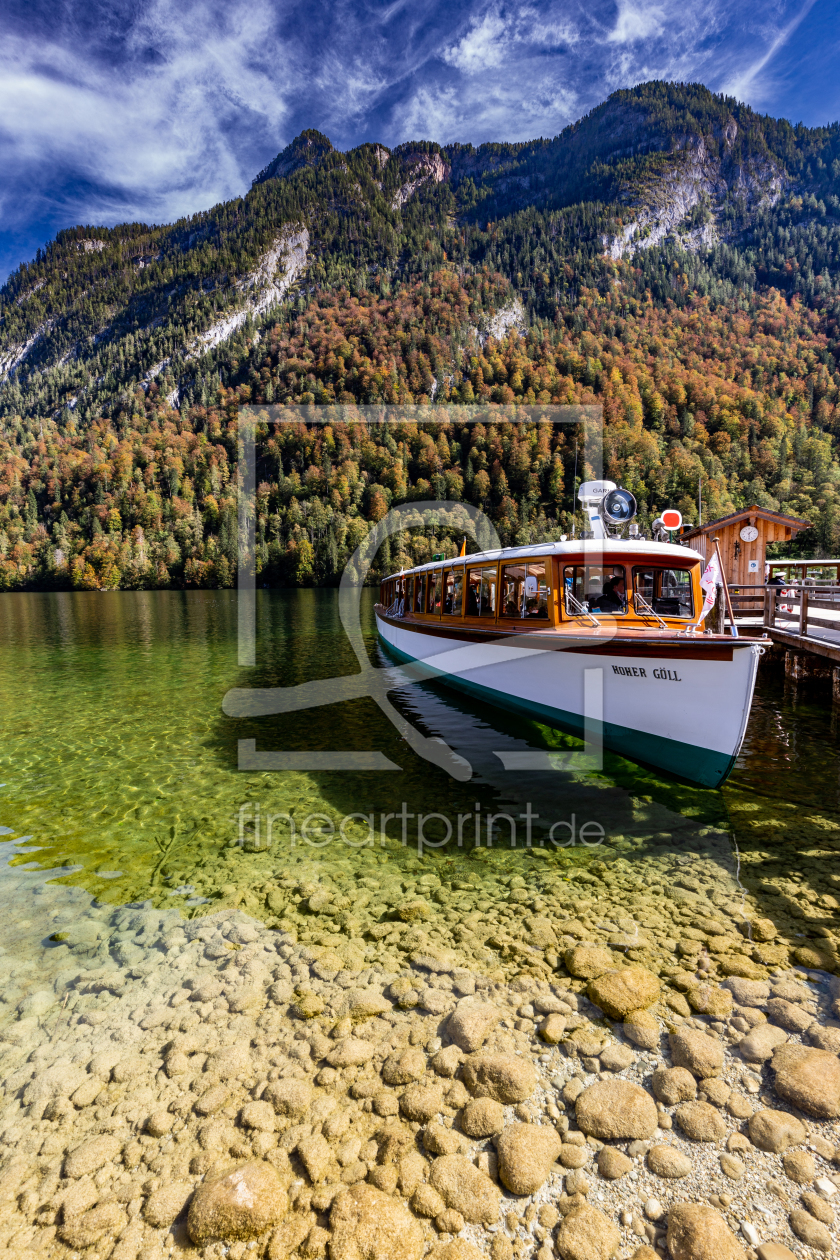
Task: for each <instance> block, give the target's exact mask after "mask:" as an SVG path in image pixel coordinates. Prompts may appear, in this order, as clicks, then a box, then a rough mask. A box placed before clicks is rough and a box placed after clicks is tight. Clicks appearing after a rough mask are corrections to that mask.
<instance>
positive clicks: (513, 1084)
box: [463, 1054, 537, 1103]
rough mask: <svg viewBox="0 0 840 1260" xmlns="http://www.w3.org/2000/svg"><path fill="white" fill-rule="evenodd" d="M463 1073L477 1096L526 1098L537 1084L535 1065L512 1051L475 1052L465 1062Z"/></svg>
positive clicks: (508, 1099) (513, 1100) (514, 1100)
mask: <svg viewBox="0 0 840 1260" xmlns="http://www.w3.org/2000/svg"><path fill="white" fill-rule="evenodd" d="M463 1075H464V1084H465V1085H466V1087H467V1089H468V1090H469V1091H470V1093H471V1094H472V1095H473V1096H474V1097H475V1098H492V1099H494V1100H495V1101H496V1102H501V1103H517V1102H524V1101H525V1099H526V1098H530V1097H531V1095H532V1094H533V1092H534V1090H535V1089H536V1087H537V1074H536V1072H535V1071H534V1068H533V1066H532V1065H531V1064H530V1063H528V1062H527V1060H525V1059H522V1058H519V1057H517V1056H516V1055H512V1054H496V1055H481V1056H479V1055H476V1056H475V1058H472V1059H468V1060H467V1062H466V1063H465V1064H464V1070H463Z"/></svg>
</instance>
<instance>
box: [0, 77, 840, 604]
mask: <svg viewBox="0 0 840 1260" xmlns="http://www.w3.org/2000/svg"><path fill="white" fill-rule="evenodd" d="M838 193H840V127H838V126H837V125H833V126H831V127H829V128H823V129H806V128H803V127H797V128H794V127H791V126H790V125H789V124H788V123H786V122H784V121H778V120H774V119H770V118H764V117H760V116H758V115H756V114H754V113H753V112H752V111H751V110H749V109H748V108H747V107H745V106H742V105H738V104H737V103H736V102H735V101H733V100H729V99H725V98H722V97H718V96H713V95H712V94H711V93H709V92H708V91H706V89H704V88H702V87H700V86H696V85H678V84H662V83H652V84H646V85H643V86H642V87H640V88H636V89H634V90H633V91H630V92H619V93H616V94H615V95H613V96H612V97H610V98H609V100H608V101H606V102H605V103H604V104H603V105H601V106H599V107H598V108H597V109H596V110H594V111H593V112H592V113H591V114H589V115H588V116H587V117H586V118H584V119H582V120H581V121H580V122H578V123H576V124H575V125H574V126H572V127H570V128H567V129H566V131H564V132H563V133H561V135H559V136H557V137H555V138H554V139H551V140H539V141H536V142H533V143H529V144H498V145H496V144H493V145H483V146H481V147H480V148H478V149H474V148H472V147H471V146H463V145H454V146H449V147H447V148H442V147H440V146H439V145H437V144H433V143H429V142H423V143H416V144H409V145H404V146H401V147H400V148H398V149H396V150H394V151H392V152H389V151H388V150H387V149H385V148H384V147H383V146H381V145H374V144H369V145H363V146H362V147H360V148H359V149H356V150H354V151H352V152H350V153H339V152H337V151H336V150H334V149H333V147H332V145H331V144H330V142H329V140H328V139H327V138H326V137H325V136H322V135H320V134H319V133H318V132H304V133H303V134H302V135H301V136H300V137H298V138H297V140H296V141H294V142H293V143H292V144H291V145H289V146H288V148H287V149H285V150H284V151H283V152H282V153H281V154H279V155H278V157H277V158H276V159H275V160H274V161H273V162H272V163H270V164H269V166H267V167H266V169H265V170H264V171H263V172H262V173H261V174H260V175H259V176H258V177H257V179H256V180H255V181H254V184H253V187H252V188H251V190H250V191H249V192H248V193H247V195H246V196H245V197H243V198H238V199H236V200H234V201H232V202H228V203H225V204H223V205H219V206H217V207H214V208H213V209H212V210H210V211H207V212H204V213H201V214H198V215H195V216H193V217H192V218H190V219H185V220H182V221H179V222H178V223H176V224H172V225H168V226H161V227H149V226H147V225H143V224H126V225H121V226H120V227H117V228H113V229H104V228H95V227H77V228H74V229H70V230H68V231H66V232H62V233H60V234H59V236H58V237H57V238H56V240H55V241H54V242H52V243H50V244H49V245H48V246H47V248H46V249H45V250H44V251H43V252H41V253H39V255H38V257H37V258H36V259H35V260H34V261H33V262H32V263H30V264H28V265H25V266H23V267H21V268H20V269H19V271H18V272H17V273H16V274H15V275H14V276H12V277H11V279H10V280H9V282H8V283H7V284H6V286H5V287H4V288H3V290H2V294H0V589H11V588H20V587H32V586H44V585H61V586H67V585H71V584H72V585H76V586H83V587H92V586H116V585H122V586H147V585H166V584H170V583H171V584H175V585H185V584H186V585H196V584H197V585H223V586H224V585H229V584H231V582H232V580H233V570H234V557H235V545H236V534H235V467H236V441H235V417H236V411H237V408H238V407H239V406H240V405H242V404H243V403H250V404H284V403H299V404H300V403H302V404H304V405H305V404H322V403H337V404H344V405H346V406H348V407H352V406H353V405H355V404H358V403H363V404H368V403H377V402H380V403H382V402H389V403H394V402H401V403H412V402H433V403H434V404H435V405H436V406H438V405H440V406H441V407H445V406H451V405H453V404H469V403H474V402H480V401H483V400H487V401H496V402H523V403H532V404H540V403H565V402H590V403H591V402H600V403H602V404H603V405H604V408H605V418H606V448H607V461H608V469H607V471H608V473H609V475H612V476H614V477H615V478H616V479H621V481H622V482H623V483H624V484H625V485H628V486H629V487H630V488H631V489H632V490H633V491H634V493H636V495H637V497H638V498H639V501H640V504H641V506H642V511H643V514H644V516H645V517H648V516H649V515H650V514H651V513H652V512H653V511H655V510H657V509H659V510H661V508H663V507H665V506H668V505H669V504H673V505H674V506H678V507H681V508H682V509H683V511H684V513H685V514H686V515H688V516H689V517H690V518H692V519H693V518H694V517H695V504H696V495H697V485H698V478H700V477H702V480H703V484H704V513H706V514H707V515H712V514H718V513H722V512H724V511H727V510H730V509H731V508H733V507H737V506H741V505H742V504H744V503H747V502H758V503H760V504H763V505H766V506H769V507H781V508H782V510H784V511H789V512H793V513H795V514H797V515H800V516H804V517H807V518H808V519H809V520H811V521H812V522H813V525H814V527H813V529H812V530H810V531H808V533H807V534H806V535H801V536H800V538H801V539H802V540H803V542H804V545H805V546H808V547H810V548H812V549H816V550H823V551H832V550H836V548H837V547H838V545H840V540H838V537H837V532H838V528H839V527H840V517H838V516H837V513H836V504H837V493H838V482H839V481H840V465H838V461H837V432H838V427H840V413H838V406H837V404H838V396H839V393H838V391H839V390H840V374H838V365H837V361H836V356H838V315H840V292H839V289H838V286H840V200H838ZM349 414H351V413H348V415H349ZM574 445H575V441H574V434H573V433H572V432H571V431H568V430H551V429H550V428H549V427H548V426H544V425H543V426H541V425H539V424H532V425H527V426H524V427H510V426H506V425H496V426H493V425H483V426H470V425H467V424H466V423H465V418H464V414H463V413H459V412H458V411H457V410H455V411H453V412H452V413H451V415H450V416H449V418H448V420H447V422H446V423H443V424H436V425H425V426H417V425H416V424H412V423H409V422H403V423H400V424H396V425H394V424H391V425H388V426H375V427H374V428H371V429H369V428H367V427H366V426H364V425H361V424H355V423H338V424H334V425H332V426H331V427H330V428H329V429H328V430H324V429H323V428H318V427H307V426H305V425H294V426H284V427H283V428H282V429H281V430H279V431H277V430H276V429H275V428H270V429H267V430H265V432H264V435H263V438H262V440H261V443H260V448H259V460H260V463H259V475H260V479H261V484H260V491H259V495H258V509H259V521H258V537H259V540H260V547H259V561H258V563H259V565H260V580H261V581H267V582H311V581H318V582H328V581H332V580H334V579H335V577H336V575H337V574H338V573H339V572H340V570H341V567H342V564H343V562H344V559H345V558H346V556H347V554H348V553H349V550H350V549H352V547H353V546H355V545H356V544H357V543H358V541H359V540H360V538H361V537H363V536H364V534H365V533H366V531H367V529H368V528H369V527H370V523H371V522H372V521H375V520H377V519H379V517H381V515H382V514H383V513H384V512H385V511H386V510H387V508H388V506H389V505H390V504H391V503H397V502H400V501H403V500H405V499H410V498H424V497H426V498H427V497H438V498H444V497H449V498H464V499H467V500H469V501H471V502H474V503H476V504H478V505H481V506H483V507H484V508H485V510H486V511H488V512H489V513H490V515H491V516H492V517H493V518H494V520H495V521H496V523H497V527H498V528H499V530H500V533H501V534H502V537H503V538H504V539H505V541H524V540H526V539H529V538H537V537H543V536H551V535H553V534H555V533H556V532H559V530H561V529H564V528H568V525H569V520H570V517H569V512H570V509H571V507H572V501H573V500H572V494H573V484H572V483H573V465H574ZM579 471H580V470H579ZM405 545H407V546H408V545H409V544H408V543H406V544H405ZM448 545H454V540H449V541H448V542H447V540H443V541H442V540H440V539H437V540H435V539H430V538H428V537H424V538H416V539H414V540H413V541H412V542H411V543H410V546H411V548H412V558H418V559H419V558H421V557H422V556H423V555H424V554H425V553H426V552H427V551H428V550H429V549H430V548H441V547H443V548H445V547H446V546H448ZM399 558H403V559H407V558H408V556H406V557H399ZM385 559H386V561H387V563H391V562H392V557H390V556H388V557H386V558H385Z"/></svg>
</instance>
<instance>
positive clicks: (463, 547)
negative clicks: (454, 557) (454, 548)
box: [458, 534, 467, 556]
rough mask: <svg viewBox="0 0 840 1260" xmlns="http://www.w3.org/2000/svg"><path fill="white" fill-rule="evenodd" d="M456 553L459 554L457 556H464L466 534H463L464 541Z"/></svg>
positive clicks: (465, 552) (465, 551)
mask: <svg viewBox="0 0 840 1260" xmlns="http://www.w3.org/2000/svg"><path fill="white" fill-rule="evenodd" d="M458 554H459V556H465V555H466V554H467V536H466V534H465V535H464V541H463V542H462V543H461V550H460V551H459V552H458Z"/></svg>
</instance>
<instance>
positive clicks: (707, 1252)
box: [668, 1203, 746, 1260]
mask: <svg viewBox="0 0 840 1260" xmlns="http://www.w3.org/2000/svg"><path fill="white" fill-rule="evenodd" d="M668 1250H669V1251H670V1253H671V1256H672V1258H673V1260H746V1253H745V1251H744V1249H743V1247H742V1246H741V1244H740V1243H739V1242H738V1240H737V1238H736V1237H735V1235H734V1234H733V1233H732V1230H731V1229H730V1228H729V1226H728V1225H727V1223H726V1221H725V1220H724V1219H723V1217H722V1216H721V1214H720V1212H716V1211H715V1209H714V1208H711V1207H706V1205H705V1204H703V1203H678V1204H677V1205H676V1206H675V1207H672V1208H671V1210H670V1211H669V1213H668Z"/></svg>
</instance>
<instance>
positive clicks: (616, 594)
mask: <svg viewBox="0 0 840 1260" xmlns="http://www.w3.org/2000/svg"><path fill="white" fill-rule="evenodd" d="M596 606H597V608H598V610H599V611H600V612H611V613H623V612H626V611H627V592H626V590H625V586H624V574H623V573H620V574H618V576H617V577H611V578H607V580H606V582H605V583H604V593H603V595H602V596H601V598H600V599H599V600H598V601H597V605H596Z"/></svg>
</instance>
